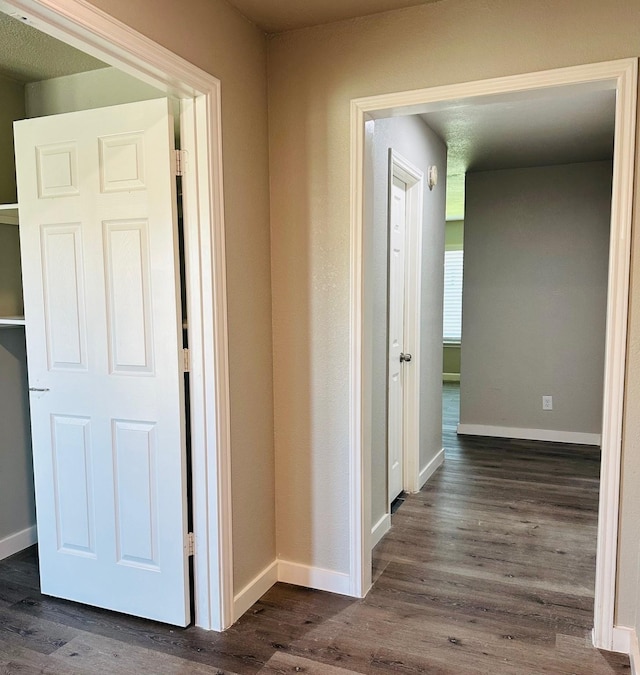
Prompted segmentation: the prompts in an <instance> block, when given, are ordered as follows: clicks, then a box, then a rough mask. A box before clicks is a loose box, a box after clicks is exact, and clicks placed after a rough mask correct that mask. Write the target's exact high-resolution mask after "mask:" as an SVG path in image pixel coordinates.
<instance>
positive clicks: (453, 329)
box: [442, 251, 464, 342]
mask: <svg viewBox="0 0 640 675" xmlns="http://www.w3.org/2000/svg"><path fill="white" fill-rule="evenodd" d="M463 258H464V252H463V251H445V252H444V316H443V327H442V336H443V340H444V341H445V342H460V339H461V338H462V267H463Z"/></svg>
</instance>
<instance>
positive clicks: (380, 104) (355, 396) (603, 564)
mask: <svg viewBox="0 0 640 675" xmlns="http://www.w3.org/2000/svg"><path fill="white" fill-rule="evenodd" d="M637 77H638V62H637V59H622V60H619V61H610V62H606V63H596V64H590V65H584V66H574V67H569V68H561V69H557V70H548V71H543V72H538V73H527V74H523V75H514V76H509V77H501V78H495V79H490V80H482V81H477V82H469V83H463V84H454V85H445V86H440V87H432V88H429V89H420V90H414V91H407V92H397V93H392V94H384V95H380V96H371V97H366V98H359V99H354V100H352V101H351V344H350V495H349V498H350V590H351V593H352V594H353V595H356V596H359V597H363V596H364V595H365V594H366V593H367V591H368V590H369V588H370V586H371V546H370V536H371V486H370V480H368V477H369V476H370V475H371V467H370V464H371V458H370V456H369V455H370V453H369V452H368V449H367V448H365V447H363V444H362V439H363V427H362V421H363V419H366V415H365V414H364V413H365V412H366V411H363V402H364V401H366V400H367V397H366V396H365V394H366V393H367V392H366V391H365V390H364V387H365V386H368V385H367V384H366V383H367V382H368V380H367V378H366V373H365V372H364V368H365V367H366V364H365V363H364V362H363V359H362V341H363V331H364V328H365V326H364V317H363V304H364V295H363V291H364V284H363V276H362V271H363V260H362V257H363V256H362V254H363V245H362V244H363V224H364V216H363V214H364V209H363V207H364V173H365V172H364V169H365V162H364V144H365V134H364V125H365V120H366V119H372V118H374V119H375V118H376V117H389V116H392V115H407V114H415V113H417V112H422V111H424V110H425V108H426V106H427V105H437V104H443V103H446V102H452V101H460V100H462V99H465V100H466V102H473V100H474V99H475V100H477V101H480V100H481V99H480V98H479V97H487V96H495V95H504V94H511V95H518V96H521V97H525V98H526V97H535V96H536V92H537V95H538V96H539V95H541V92H542V90H545V89H547V90H551V88H553V87H561V86H570V85H582V86H589V85H591V86H593V87H596V88H603V87H606V86H610V87H611V88H612V89H615V91H616V99H617V103H616V113H615V115H616V119H615V140H614V162H613V192H612V206H611V238H610V251H609V285H608V299H607V329H606V348H605V374H604V396H603V428H602V464H601V474H600V476H601V481H600V507H599V516H598V542H597V560H596V585H595V608H594V631H593V641H594V644H595V646H596V647H598V648H601V649H609V650H610V649H611V648H612V644H613V635H614V620H615V616H614V611H615V592H616V572H617V549H618V519H619V497H620V470H621V466H620V463H621V445H622V421H623V401H624V379H625V361H626V346H627V345H626V343H627V318H628V296H629V266H630V253H631V220H632V205H633V177H634V160H635V130H636V99H637ZM485 100H486V99H485ZM363 374H364V375H365V379H364V380H363ZM364 436H365V437H366V434H365V435H364Z"/></svg>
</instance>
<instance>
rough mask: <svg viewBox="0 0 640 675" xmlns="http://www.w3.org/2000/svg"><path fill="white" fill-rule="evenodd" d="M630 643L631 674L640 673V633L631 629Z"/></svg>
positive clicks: (639, 674)
mask: <svg viewBox="0 0 640 675" xmlns="http://www.w3.org/2000/svg"><path fill="white" fill-rule="evenodd" d="M630 643H631V644H630V645H629V661H631V675H640V646H639V645H638V633H637V632H636V631H635V630H632V631H631V636H630Z"/></svg>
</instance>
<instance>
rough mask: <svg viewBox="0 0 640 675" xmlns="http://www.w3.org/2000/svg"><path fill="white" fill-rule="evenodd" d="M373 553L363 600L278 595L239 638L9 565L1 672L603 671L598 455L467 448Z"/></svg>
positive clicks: (3, 585) (464, 442)
mask: <svg viewBox="0 0 640 675" xmlns="http://www.w3.org/2000/svg"><path fill="white" fill-rule="evenodd" d="M444 409H445V415H444V417H445V419H444V439H445V441H444V442H445V447H446V461H445V464H444V466H443V467H442V468H441V469H440V470H439V471H438V472H437V473H436V474H435V475H434V476H433V478H432V479H431V481H430V482H429V483H428V484H427V486H425V488H424V489H423V491H422V492H420V493H419V494H417V495H409V496H408V497H407V499H406V501H405V502H404V504H403V505H402V506H401V507H400V509H399V510H398V512H397V513H396V514H395V515H394V516H393V528H392V530H391V532H390V533H389V534H388V535H387V536H386V537H385V539H384V540H383V541H382V542H381V543H380V544H379V545H378V547H377V548H376V550H375V552H374V578H375V579H376V582H375V585H374V588H373V589H372V591H371V592H370V593H369V595H368V596H367V598H366V599H364V600H353V599H350V598H346V597H341V596H335V595H331V594H328V593H322V592H319V591H310V590H307V589H302V588H296V587H293V586H288V585H285V584H278V585H277V586H275V587H274V588H272V589H271V590H270V591H269V592H268V593H267V594H266V595H265V596H264V597H263V598H262V599H261V600H260V601H259V602H258V603H256V604H255V605H254V606H253V607H252V608H251V609H250V610H249V611H248V612H247V614H246V615H245V616H244V617H243V618H242V619H241V620H240V621H239V622H238V623H237V624H236V625H235V626H233V627H232V628H231V629H230V630H229V631H227V632H226V633H224V634H216V633H209V632H206V631H202V630H199V629H197V628H188V629H184V630H182V629H176V628H170V627H168V626H164V625H161V624H156V623H153V622H150V621H144V620H141V619H135V618H132V617H127V616H123V615H120V614H115V613H111V612H106V611H102V610H98V609H93V608H90V607H84V606H81V605H77V604H74V603H70V602H65V601H61V600H55V599H52V598H47V597H45V596H43V595H41V594H40V592H39V587H38V578H37V562H36V555H35V551H34V549H28V550H27V551H24V552H22V553H20V554H18V555H16V556H13V557H12V558H9V559H7V560H4V561H1V562H0V673H3V674H7V675H8V674H18V673H20V674H31V673H46V674H48V675H62V674H69V675H79V674H93V673H109V674H112V673H113V674H117V675H120V674H122V675H127V674H129V673H135V674H136V675H146V674H154V675H155V674H158V675H173V674H178V673H181V674H182V673H193V674H194V675H206V674H214V673H215V674H219V675H222V674H228V675H253V674H254V673H270V674H275V673H279V674H285V673H306V674H307V675H321V674H326V675H347V674H348V673H354V672H355V673H371V674H382V673H405V674H409V673H428V674H432V675H454V674H455V675H467V674H468V675H478V674H488V673H491V674H505V675H512V674H513V675H516V674H517V675H533V674H539V673H550V674H559V675H563V674H567V675H570V674H576V675H601V674H602V675H604V674H608V673H629V672H630V670H629V661H628V659H627V658H626V657H624V656H621V655H616V654H607V653H601V652H599V651H597V650H594V649H592V648H591V647H590V646H589V642H588V633H589V630H590V628H591V622H592V612H593V585H594V571H595V570H594V563H595V536H596V519H597V499H598V467H599V457H598V452H597V451H595V450H593V449H588V448H584V447H580V446H568V445H559V444H552V443H529V442H527V443H525V442H516V441H508V440H498V439H474V438H464V437H461V438H458V437H457V436H456V434H455V424H456V422H457V387H456V386H447V387H445V406H444Z"/></svg>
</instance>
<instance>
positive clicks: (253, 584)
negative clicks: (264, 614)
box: [233, 560, 278, 622]
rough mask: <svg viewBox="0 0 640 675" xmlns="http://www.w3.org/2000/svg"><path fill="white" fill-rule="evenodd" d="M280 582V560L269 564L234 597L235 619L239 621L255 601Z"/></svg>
mask: <svg viewBox="0 0 640 675" xmlns="http://www.w3.org/2000/svg"><path fill="white" fill-rule="evenodd" d="M277 582H278V561H277V560H274V561H273V562H272V563H271V564H270V565H267V566H266V567H265V568H264V569H263V570H262V572H260V574H258V575H257V576H256V577H255V578H254V579H252V580H251V581H250V582H249V583H248V584H247V585H246V586H245V587H244V588H243V589H242V590H241V591H240V592H239V593H238V594H237V595H236V596H235V597H234V599H233V620H234V622H235V621H237V620H238V619H239V618H240V617H241V616H242V615H243V614H244V613H245V612H246V611H247V610H248V609H249V607H251V605H253V604H254V603H256V602H258V600H260V598H261V597H262V596H263V595H264V594H265V593H266V592H267V591H268V590H269V589H270V588H271V587H272V586H273V585H274V584H275V583H277Z"/></svg>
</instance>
